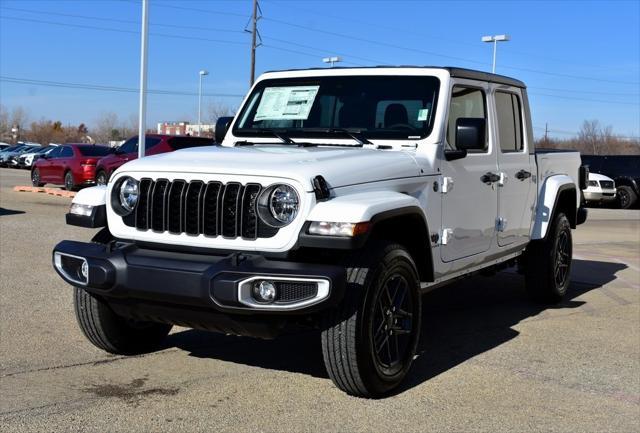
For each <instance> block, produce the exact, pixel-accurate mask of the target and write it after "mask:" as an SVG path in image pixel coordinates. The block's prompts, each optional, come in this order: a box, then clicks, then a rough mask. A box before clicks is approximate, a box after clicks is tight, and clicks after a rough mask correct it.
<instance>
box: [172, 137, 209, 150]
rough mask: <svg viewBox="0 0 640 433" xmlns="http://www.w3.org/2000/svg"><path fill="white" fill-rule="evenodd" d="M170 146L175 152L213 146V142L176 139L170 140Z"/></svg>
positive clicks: (196, 139)
mask: <svg viewBox="0 0 640 433" xmlns="http://www.w3.org/2000/svg"><path fill="white" fill-rule="evenodd" d="M168 143H169V146H170V147H171V148H172V149H173V150H179V149H187V148H189V147H198V146H211V145H212V144H213V140H212V139H210V138H200V137H174V138H170V139H169V140H168Z"/></svg>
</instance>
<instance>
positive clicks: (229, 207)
mask: <svg viewBox="0 0 640 433" xmlns="http://www.w3.org/2000/svg"><path fill="white" fill-rule="evenodd" d="M241 193H242V185H240V184H239V183H235V182H233V183H228V184H227V185H226V188H225V189H224V193H223V194H222V210H221V212H220V213H221V220H222V221H221V224H220V226H221V228H220V232H221V233H222V236H224V237H225V238H235V237H237V236H238V216H239V214H240V212H239V210H240V206H239V205H240V200H241V197H242V196H241Z"/></svg>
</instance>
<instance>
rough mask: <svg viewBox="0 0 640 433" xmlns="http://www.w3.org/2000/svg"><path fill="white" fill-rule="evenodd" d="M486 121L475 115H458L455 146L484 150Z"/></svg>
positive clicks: (464, 148)
mask: <svg viewBox="0 0 640 433" xmlns="http://www.w3.org/2000/svg"><path fill="white" fill-rule="evenodd" d="M486 129H487V121H486V120H485V119H483V118H477V117H460V118H458V119H457V120H456V148H458V149H461V150H484V148H485V146H486V142H487V140H486Z"/></svg>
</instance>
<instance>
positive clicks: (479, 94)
mask: <svg viewBox="0 0 640 433" xmlns="http://www.w3.org/2000/svg"><path fill="white" fill-rule="evenodd" d="M460 118H475V119H485V121H486V120H487V108H486V98H485V94H484V91H483V90H482V89H477V88H473V87H463V86H454V87H453V90H452V93H451V106H450V107H449V122H448V125H447V142H448V143H449V145H450V146H451V148H453V149H457V148H458V147H457V145H456V121H457V120H458V119H460ZM486 150H487V144H486V139H485V146H484V151H485V152H486ZM476 152H477V151H476Z"/></svg>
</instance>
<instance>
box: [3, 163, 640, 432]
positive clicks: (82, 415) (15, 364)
mask: <svg viewBox="0 0 640 433" xmlns="http://www.w3.org/2000/svg"><path fill="white" fill-rule="evenodd" d="M28 181H29V176H28V172H26V171H17V170H11V169H0V274H1V276H2V277H1V280H2V287H1V291H0V424H1V425H2V426H4V427H3V428H2V430H3V431H18V432H23V431H24V432H26V431H100V432H104V431H110V432H111V431H182V430H189V431H194V430H196V431H205V430H206V431H238V430H240V431H292V432H302V431H403V432H406V431H439V432H442V431H491V432H497V431H508V432H513V431H518V432H520V431H539V430H545V431H580V432H584V431H589V432H591V431H594V432H595V431H619V432H631V431H638V430H639V429H640V223H639V219H640V211H637V210H632V211H619V210H608V209H595V210H592V211H591V214H590V215H591V217H590V219H589V221H588V222H587V223H586V224H585V225H583V226H580V227H579V228H578V230H576V231H574V243H575V249H574V268H573V275H572V278H573V283H572V285H571V287H570V289H569V294H568V297H567V299H566V301H565V302H564V303H562V304H560V305H557V306H553V307H550V308H544V307H540V306H537V305H533V304H531V303H529V301H528V300H527V299H526V297H525V296H524V288H523V280H522V278H521V277H520V276H519V275H517V274H515V273H513V272H503V273H500V274H498V275H497V276H496V277H493V278H487V277H477V278H473V279H470V280H467V281H465V282H462V283H458V284H456V285H455V286H449V287H446V288H442V289H438V290H436V291H434V292H432V293H430V294H428V295H426V296H425V299H424V302H425V304H424V310H425V311H424V325H423V326H424V327H423V339H422V342H421V344H420V355H419V357H418V359H417V360H416V362H415V364H414V367H413V370H412V374H411V379H410V380H409V382H408V383H406V384H405V386H404V387H403V388H402V389H401V390H400V392H399V393H397V394H396V395H393V396H391V397H388V398H386V399H382V400H376V401H372V400H363V399H357V398H352V397H349V396H347V395H345V394H343V393H341V392H340V391H338V390H337V389H336V388H335V387H334V386H333V384H332V383H331V381H330V379H328V377H327V374H326V373H325V371H324V367H323V363H322V356H321V352H320V342H319V338H317V335H316V334H315V333H313V332H310V333H304V334H297V335H290V336H286V337H282V338H278V339H276V340H274V341H261V340H254V339H249V338H239V337H231V336H223V335H217V334H209V333H205V332H200V331H193V330H188V329H184V328H174V330H173V332H172V334H171V335H170V337H169V338H168V340H167V342H166V346H165V347H164V349H162V350H160V351H158V352H156V353H152V354H148V355H144V356H138V357H129V358H127V357H120V356H113V355H108V354H105V353H103V352H101V351H99V350H98V349H95V348H94V347H93V346H91V345H90V344H89V343H88V342H87V341H86V340H85V338H84V337H83V336H82V335H81V332H80V330H79V328H78V327H77V326H76V323H75V317H74V313H73V300H72V291H71V288H70V287H68V286H67V285H66V284H65V283H63V281H62V280H61V279H60V278H58V276H57V275H56V274H55V272H54V271H53V269H52V267H51V249H52V247H53V246H54V245H55V244H56V243H57V242H58V241H59V240H61V239H75V240H88V239H90V237H91V235H92V231H91V230H87V229H81V228H74V227H69V226H66V225H65V224H64V214H65V213H66V212H67V209H68V206H69V202H70V200H69V199H68V198H61V197H53V196H48V195H45V194H37V193H18V192H13V191H12V188H13V186H14V185H25V184H28Z"/></svg>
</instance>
